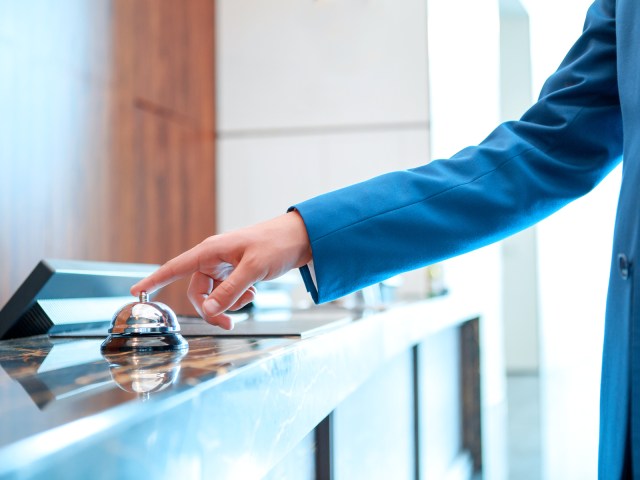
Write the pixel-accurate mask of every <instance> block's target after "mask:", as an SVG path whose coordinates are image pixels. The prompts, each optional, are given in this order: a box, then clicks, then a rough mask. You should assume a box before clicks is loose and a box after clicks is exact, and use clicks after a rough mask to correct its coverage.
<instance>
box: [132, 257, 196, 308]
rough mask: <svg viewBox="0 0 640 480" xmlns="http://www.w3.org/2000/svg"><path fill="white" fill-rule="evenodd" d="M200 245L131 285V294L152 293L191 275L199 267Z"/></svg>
mask: <svg viewBox="0 0 640 480" xmlns="http://www.w3.org/2000/svg"><path fill="white" fill-rule="evenodd" d="M199 265H200V261H199V245H196V246H195V247H193V248H191V249H190V250H187V251H186V252H184V253H181V254H180V255H178V256H177V257H174V258H172V259H171V260H169V261H168V262H167V263H165V264H164V265H162V266H161V267H160V268H158V269H157V270H156V271H155V272H153V273H152V274H151V275H149V276H148V277H146V278H143V279H142V280H140V281H139V282H138V283H136V284H135V285H133V286H132V287H131V294H132V295H134V296H138V295H139V294H140V292H148V293H152V292H154V291H156V290H158V289H159V288H162V287H164V286H165V285H168V284H170V283H172V282H175V281H176V280H178V279H180V278H182V277H186V276H187V275H191V274H192V273H194V272H197V271H198V269H199Z"/></svg>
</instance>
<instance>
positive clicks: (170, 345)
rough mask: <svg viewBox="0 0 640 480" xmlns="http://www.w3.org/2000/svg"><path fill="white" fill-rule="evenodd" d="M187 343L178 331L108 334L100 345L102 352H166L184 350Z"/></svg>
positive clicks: (186, 347)
mask: <svg viewBox="0 0 640 480" xmlns="http://www.w3.org/2000/svg"><path fill="white" fill-rule="evenodd" d="M188 348H189V343H188V342H187V341H186V340H185V339H184V337H183V336H182V335H180V334H179V333H165V334H160V335H117V334H111V335H109V336H108V337H107V338H106V340H105V341H104V342H102V345H101V346H100V350H101V351H102V352H133V351H135V352H168V351H175V350H186V349H188Z"/></svg>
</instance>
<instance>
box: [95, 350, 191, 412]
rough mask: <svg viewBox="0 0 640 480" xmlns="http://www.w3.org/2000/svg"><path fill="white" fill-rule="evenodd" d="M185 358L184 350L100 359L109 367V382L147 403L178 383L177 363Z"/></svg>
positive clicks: (118, 353) (116, 355) (122, 354)
mask: <svg viewBox="0 0 640 480" xmlns="http://www.w3.org/2000/svg"><path fill="white" fill-rule="evenodd" d="M186 354H187V351H186V350H174V351H168V352H114V353H109V352H106V353H104V355H103V357H104V359H105V360H106V361H107V362H108V363H109V371H110V373H111V378H113V381H114V382H116V384H117V385H118V386H119V387H120V388H121V389H122V390H124V391H126V392H131V393H135V394H136V395H138V397H139V398H140V399H142V400H147V399H149V397H150V396H151V395H152V394H155V393H158V392H161V391H162V390H164V389H166V388H167V387H169V386H170V385H172V384H173V383H175V382H176V380H178V377H179V376H180V361H181V360H182V358H183V357H184V356H185V355H186Z"/></svg>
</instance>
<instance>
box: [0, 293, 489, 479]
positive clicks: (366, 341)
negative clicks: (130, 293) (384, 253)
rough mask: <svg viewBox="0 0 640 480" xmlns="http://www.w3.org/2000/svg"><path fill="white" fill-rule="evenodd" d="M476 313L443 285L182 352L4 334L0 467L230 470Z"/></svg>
mask: <svg viewBox="0 0 640 480" xmlns="http://www.w3.org/2000/svg"><path fill="white" fill-rule="evenodd" d="M320 314H321V311H320ZM477 316H478V313H477V312H475V311H473V310H472V309H470V308H469V307H468V306H466V305H465V303H464V302H462V301H457V300H456V299H455V298H453V297H444V298H439V299H433V300H427V301H419V302H412V303H408V304H405V305H400V306H396V307H393V308H389V309H388V310H386V311H380V312H370V313H368V314H366V315H353V319H352V321H350V322H347V323H346V324H343V325H341V326H339V327H337V328H335V329H333V330H330V331H327V332H326V333H322V334H319V335H316V336H313V337H311V338H305V339H299V338H293V337H274V338H250V337H249V338H244V337H211V336H209V337H192V338H188V341H189V350H188V352H186V353H182V354H173V353H154V354H147V355H132V354H131V353H120V354H117V355H112V356H109V357H105V356H103V355H102V354H101V352H100V344H101V342H102V340H101V339H95V338H92V339H86V338H75V339H54V338H49V337H47V336H38V337H31V338H27V339H19V340H10V341H2V342H0V366H1V367H2V368H0V425H1V428H0V478H14V477H18V476H19V477H20V478H39V477H40V476H42V475H47V476H50V475H54V477H51V478H57V477H55V472H64V474H65V475H67V476H68V477H76V476H77V477H79V478H80V477H82V476H83V475H86V474H91V477H92V478H118V474H119V473H121V472H122V471H124V470H122V469H127V470H126V471H127V472H128V473H129V474H130V473H131V472H134V473H139V474H141V475H142V474H144V475H146V476H152V475H154V474H160V473H162V475H163V476H165V477H166V476H170V475H171V474H172V472H174V473H175V474H176V475H178V476H183V475H184V471H183V470H184V468H185V465H189V467H188V468H190V469H194V468H196V469H198V471H197V472H191V473H194V474H195V475H200V476H203V477H205V476H208V475H214V474H215V478H228V477H230V476H231V472H232V470H231V469H232V468H233V466H234V465H235V466H237V465H238V464H239V462H240V463H242V464H243V465H245V467H246V468H248V469H249V470H248V471H250V472H255V473H264V472H266V471H268V470H269V468H271V467H272V466H273V465H275V464H276V463H277V462H278V461H279V460H280V459H281V458H282V457H283V456H284V455H285V454H286V453H287V452H288V451H289V450H290V449H291V448H293V446H295V445H296V444H297V443H298V442H299V441H300V440H301V439H302V438H303V437H304V436H305V435H306V434H307V433H309V432H310V431H311V430H312V429H313V428H314V427H315V425H317V424H318V423H319V422H320V421H321V420H322V419H323V418H324V417H325V416H326V415H327V414H328V413H329V412H331V411H332V410H333V409H334V408H335V407H336V405H338V404H339V403H340V401H342V400H343V399H344V398H345V397H346V396H347V395H349V394H350V393H351V392H353V391H354V390H355V389H356V388H357V387H358V386H359V385H361V384H362V383H363V382H364V381H365V380H366V379H367V378H368V377H369V376H370V375H372V373H373V372H375V371H376V369H378V368H380V367H381V366H382V365H383V364H384V363H385V362H386V361H387V360H389V359H390V358H392V357H393V356H394V355H396V354H398V353H400V352H402V351H404V350H406V349H407V348H410V347H411V346H412V345H415V344H416V343H418V342H419V341H420V340H421V339H422V338H424V337H426V336H428V335H429V334H430V333H433V332H436V331H439V330H441V329H443V328H446V327H448V326H452V325H455V324H458V323H460V322H462V321H465V320H468V319H471V318H475V317H477ZM203 458H206V459H207V460H206V462H205V461H202V459H203ZM194 465H195V466H194ZM211 478H213V477H211Z"/></svg>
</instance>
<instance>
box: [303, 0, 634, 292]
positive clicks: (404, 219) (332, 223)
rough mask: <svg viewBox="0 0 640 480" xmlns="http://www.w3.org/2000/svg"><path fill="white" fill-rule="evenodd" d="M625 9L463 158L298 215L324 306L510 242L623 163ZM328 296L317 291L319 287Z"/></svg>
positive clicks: (608, 15)
mask: <svg viewBox="0 0 640 480" xmlns="http://www.w3.org/2000/svg"><path fill="white" fill-rule="evenodd" d="M613 3H614V2H610V1H608V0H603V1H597V2H596V3H594V4H593V5H592V6H591V8H590V9H589V12H588V14H587V19H586V23H585V27H584V30H583V33H582V35H581V37H580V38H579V39H578V41H577V42H576V44H575V45H574V46H573V47H572V49H571V50H570V51H569V53H568V55H567V57H566V58H565V59H564V61H563V62H562V64H561V65H560V67H559V69H558V70H557V71H556V72H555V73H554V74H553V75H552V76H551V77H550V78H549V79H548V80H547V82H546V83H545V85H544V87H543V90H542V92H541V94H540V98H539V100H538V101H537V102H536V103H535V104H534V105H533V107H532V108H531V109H530V110H529V111H528V112H526V113H525V115H524V116H523V117H522V118H521V119H520V120H519V121H515V122H508V123H504V124H502V125H500V126H499V127H498V128H496V129H495V130H494V131H493V132H492V133H491V134H490V135H489V136H488V137H487V138H486V139H485V140H484V141H483V142H482V143H481V144H480V145H478V146H475V147H469V148H466V149H464V150H462V151H460V152H459V153H457V154H456V155H454V156H453V157H452V158H451V159H448V160H437V161H433V162H431V163H429V164H428V165H425V166H421V167H419V168H414V169H411V170H405V171H399V172H393V173H389V174H386V175H382V176H380V177H376V178H373V179H371V180H368V181H365V182H363V183H359V184H356V185H353V186H350V187H347V188H344V189H341V190H337V191H334V192H330V193H327V194H324V195H321V196H319V197H316V198H313V199H310V200H307V201H305V202H302V203H300V204H297V205H295V206H294V207H293V208H296V209H297V210H298V211H299V212H300V214H301V216H302V218H303V219H304V222H305V225H306V228H307V232H308V234H309V239H310V241H311V248H312V251H313V261H314V268H315V278H316V283H315V284H314V282H312V281H311V277H310V275H309V271H308V269H307V268H306V267H303V269H302V275H303V278H304V279H305V283H306V284H307V288H308V290H309V291H310V293H311V294H312V297H313V299H314V300H315V301H316V302H325V301H329V300H332V299H335V298H337V297H340V296H343V295H345V294H348V293H351V292H353V291H356V290H358V289H360V288H362V287H365V286H367V285H371V284H373V283H376V282H379V281H381V280H383V279H385V278H388V277H390V276H393V275H396V274H398V273H401V272H403V271H408V270H411V269H415V268H418V267H422V266H425V265H428V264H431V263H434V262H437V261H440V260H443V259H445V258H448V257H451V256H455V255H458V254H461V253H465V252H467V251H470V250H473V249H476V248H478V247H481V246H484V245H487V244H489V243H492V242H495V241H497V240H499V239H502V238H504V237H506V236H508V235H510V234H513V233H515V232H517V231H519V230H522V229H524V228H526V227H528V226H530V225H532V224H534V223H535V222H537V221H539V220H540V219H542V218H544V217H546V216H548V215H550V214H551V213H553V212H554V211H556V210H558V209H559V208H560V207H562V206H564V205H565V204H567V203H568V202H569V201H571V200H573V199H575V198H577V197H579V196H581V195H583V194H585V193H587V192H588V191H589V190H591V189H592V188H593V187H594V186H595V185H596V184H597V183H598V182H599V181H600V180H602V178H604V177H605V176H606V175H607V173H609V171H610V170H611V169H612V168H613V167H614V166H615V165H616V164H618V163H619V162H620V159H621V152H622V120H621V113H620V104H619V98H618V87H617V79H616V33H615V12H614V6H613ZM316 286H317V288H316Z"/></svg>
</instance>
